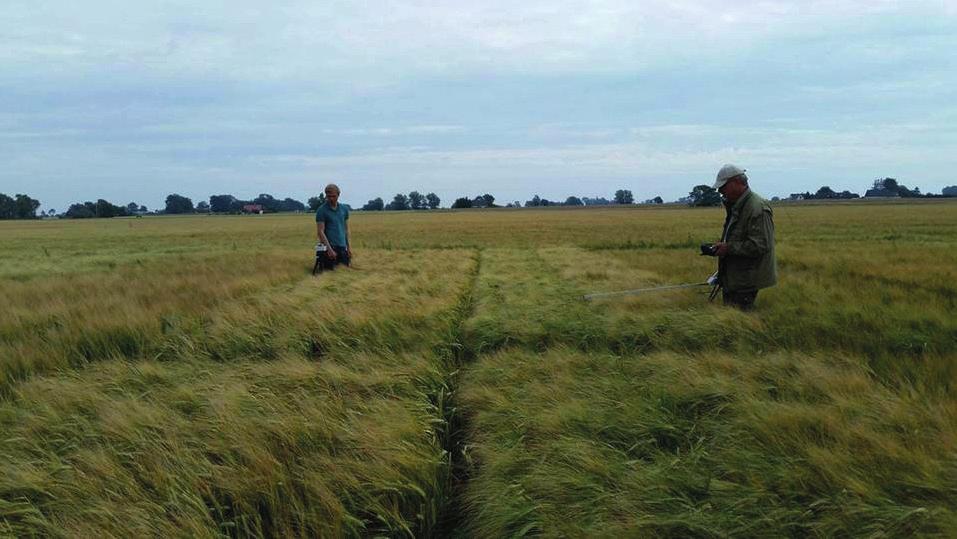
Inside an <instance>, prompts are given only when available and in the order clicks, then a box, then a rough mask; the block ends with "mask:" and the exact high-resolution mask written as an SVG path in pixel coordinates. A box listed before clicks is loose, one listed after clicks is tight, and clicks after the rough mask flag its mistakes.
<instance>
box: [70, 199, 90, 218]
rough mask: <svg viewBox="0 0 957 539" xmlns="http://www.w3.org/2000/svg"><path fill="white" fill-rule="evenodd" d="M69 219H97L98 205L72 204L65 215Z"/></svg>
mask: <svg viewBox="0 0 957 539" xmlns="http://www.w3.org/2000/svg"><path fill="white" fill-rule="evenodd" d="M63 215H64V217H66V218H68V219H89V218H91V217H96V205H95V204H93V203H92V202H86V203H83V204H80V203H77V204H70V208H69V209H68V210H66V213H65V214H63Z"/></svg>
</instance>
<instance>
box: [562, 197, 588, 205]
mask: <svg viewBox="0 0 957 539" xmlns="http://www.w3.org/2000/svg"><path fill="white" fill-rule="evenodd" d="M565 205H566V206H584V205H585V203H584V202H582V199H580V198H578V197H576V196H570V197H568V198H566V199H565Z"/></svg>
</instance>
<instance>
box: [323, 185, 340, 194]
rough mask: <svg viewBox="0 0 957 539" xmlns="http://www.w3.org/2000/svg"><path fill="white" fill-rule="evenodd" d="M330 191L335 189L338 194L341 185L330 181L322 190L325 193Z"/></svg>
mask: <svg viewBox="0 0 957 539" xmlns="http://www.w3.org/2000/svg"><path fill="white" fill-rule="evenodd" d="M329 191H335V192H336V194H337V195H338V194H339V193H340V191H339V186H338V185H336V184H334V183H330V184H329V185H327V186H326V188H325V189H323V190H322V192H323V193H328V192H329Z"/></svg>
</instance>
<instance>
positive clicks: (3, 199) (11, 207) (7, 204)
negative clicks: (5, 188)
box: [0, 193, 17, 219]
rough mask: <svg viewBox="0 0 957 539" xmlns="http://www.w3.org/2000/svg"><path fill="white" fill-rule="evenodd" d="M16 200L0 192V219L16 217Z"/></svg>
mask: <svg viewBox="0 0 957 539" xmlns="http://www.w3.org/2000/svg"><path fill="white" fill-rule="evenodd" d="M16 217H17V201H16V200H14V199H12V198H10V197H9V196H7V195H5V194H3V193H0V219H16Z"/></svg>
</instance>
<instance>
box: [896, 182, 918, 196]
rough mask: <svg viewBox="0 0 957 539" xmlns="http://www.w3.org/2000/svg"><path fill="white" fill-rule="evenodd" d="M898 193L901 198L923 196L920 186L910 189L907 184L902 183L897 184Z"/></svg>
mask: <svg viewBox="0 0 957 539" xmlns="http://www.w3.org/2000/svg"><path fill="white" fill-rule="evenodd" d="M897 194H899V195H900V196H901V198H917V197H920V196H921V194H920V187H915V188H913V189H908V188H907V186H906V185H902V184H899V185H898V186H897Z"/></svg>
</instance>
